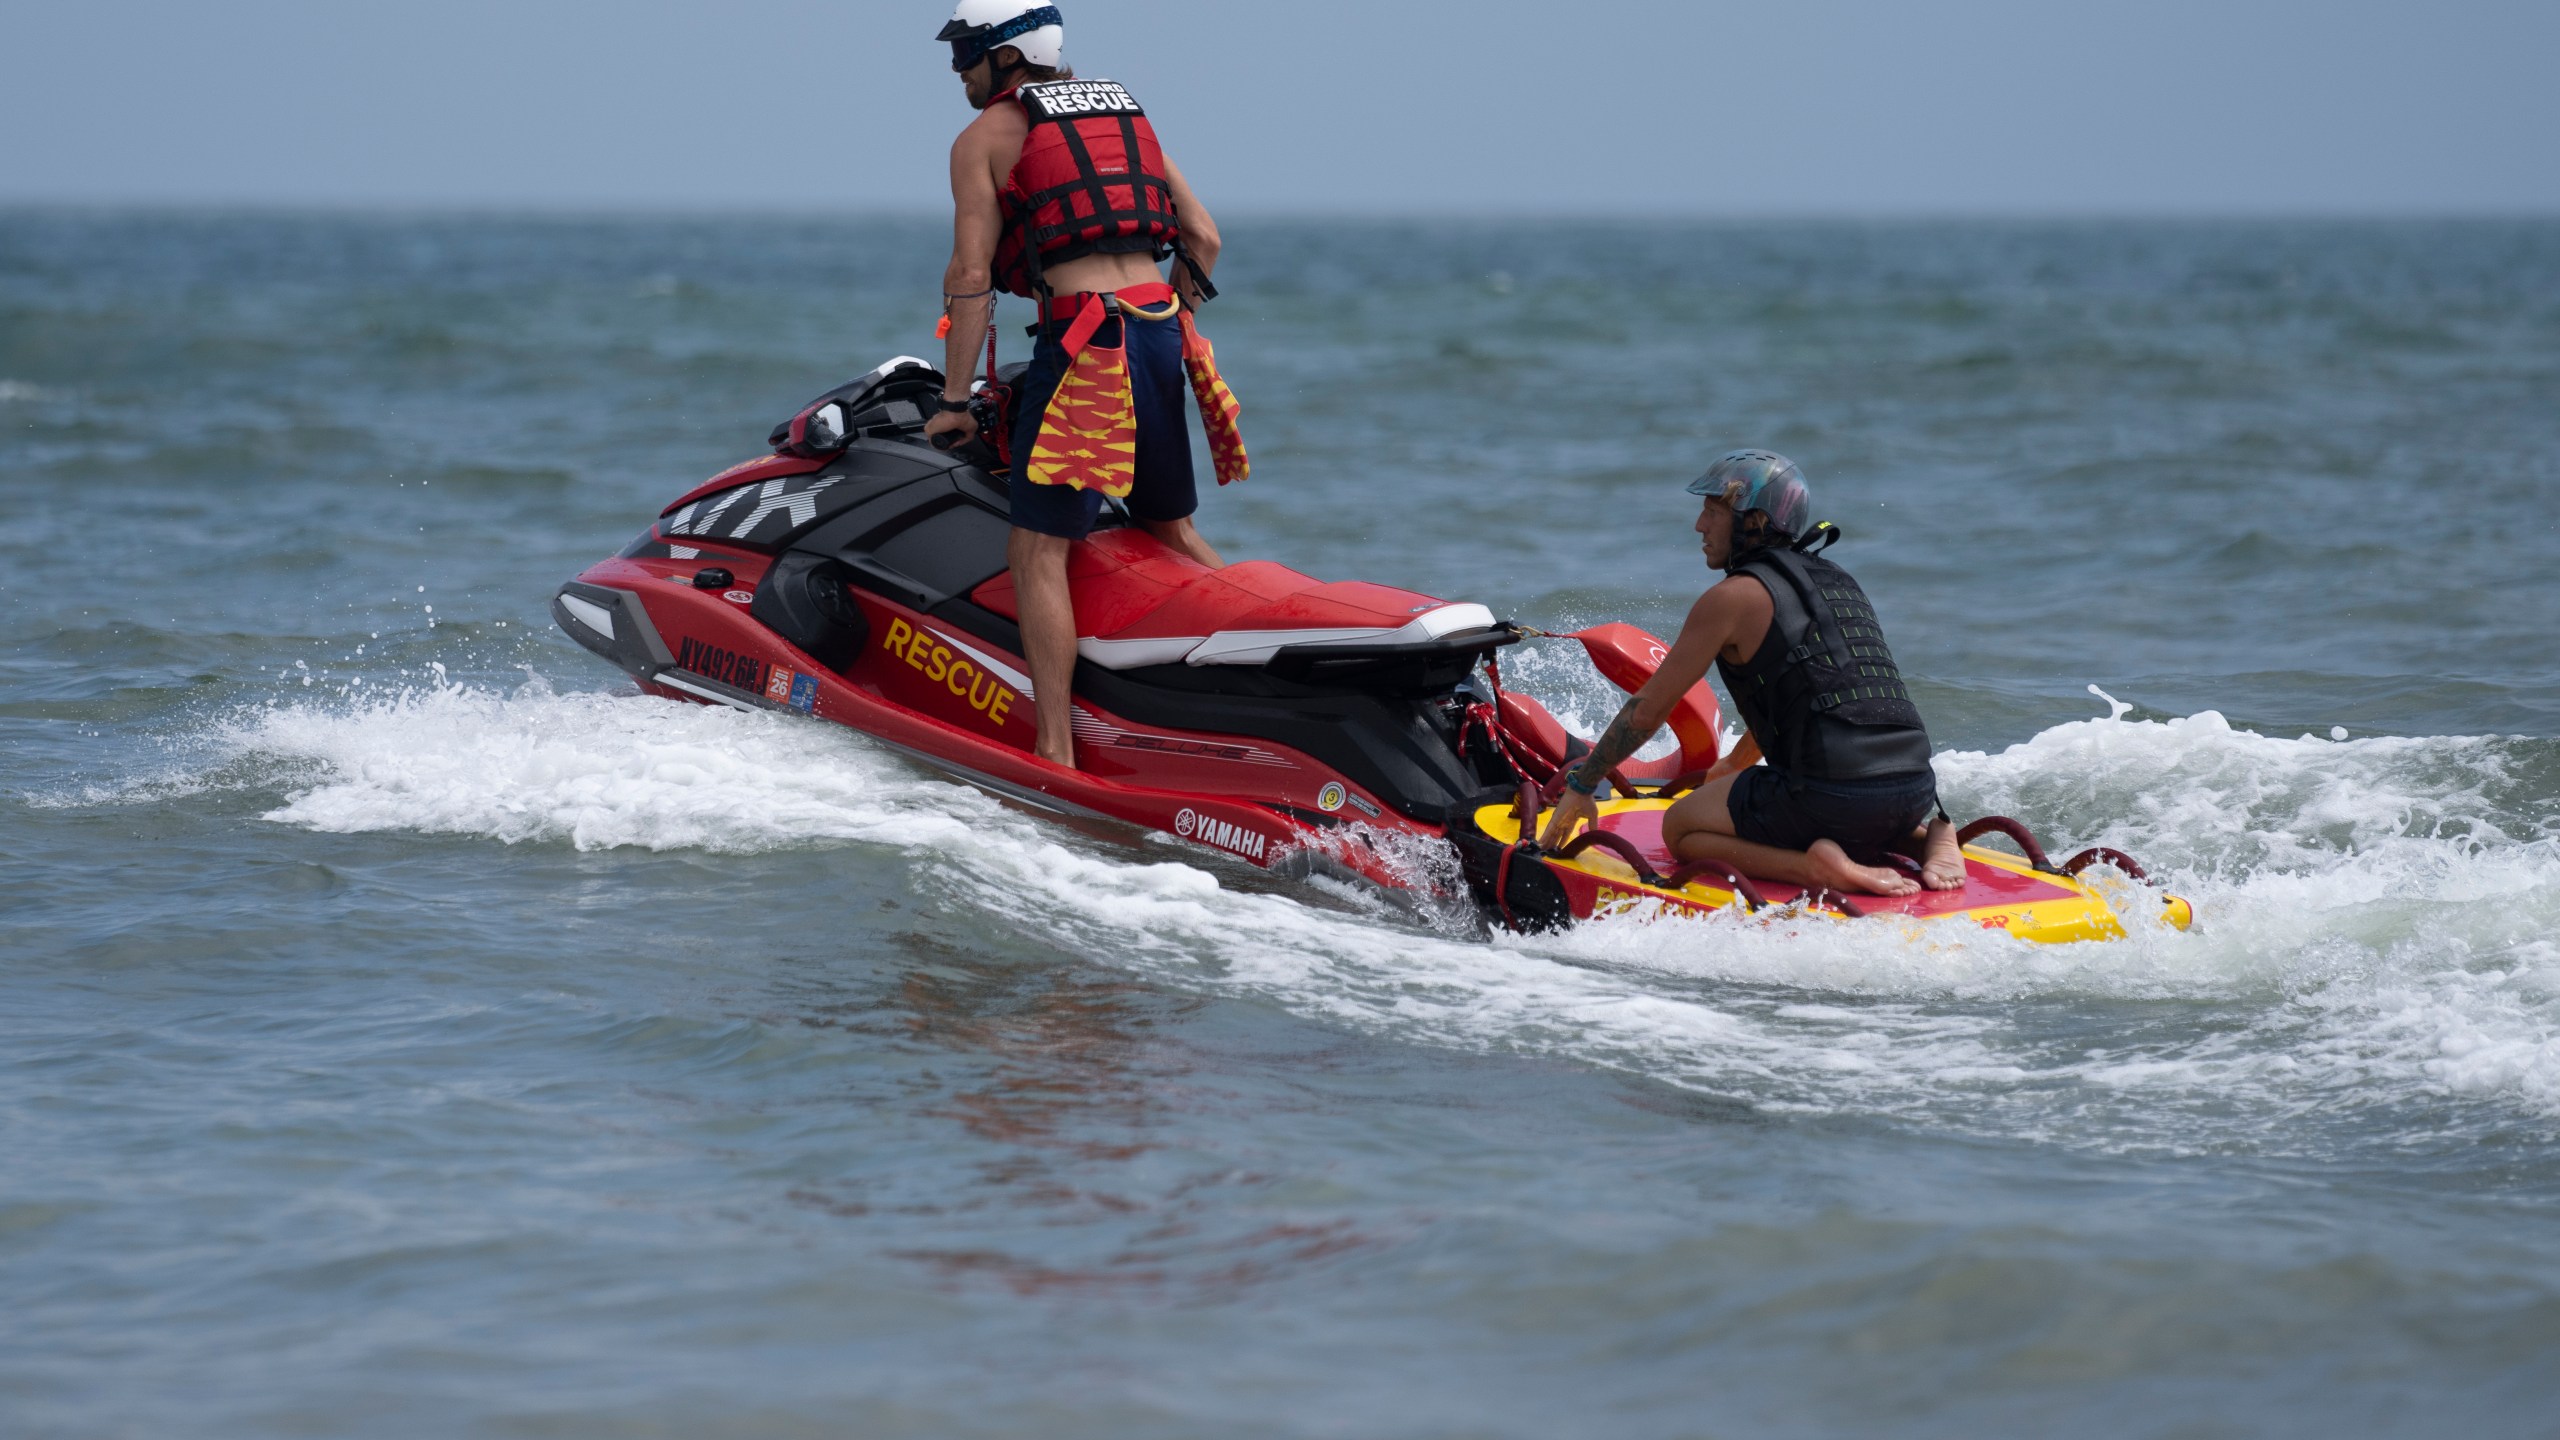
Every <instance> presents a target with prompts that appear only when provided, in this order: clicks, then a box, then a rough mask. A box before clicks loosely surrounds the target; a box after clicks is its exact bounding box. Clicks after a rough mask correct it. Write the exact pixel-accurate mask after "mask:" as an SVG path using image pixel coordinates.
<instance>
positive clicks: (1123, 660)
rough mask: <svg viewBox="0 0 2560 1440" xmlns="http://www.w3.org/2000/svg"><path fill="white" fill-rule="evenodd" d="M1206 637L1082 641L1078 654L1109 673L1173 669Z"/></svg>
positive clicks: (1186, 636)
mask: <svg viewBox="0 0 2560 1440" xmlns="http://www.w3.org/2000/svg"><path fill="white" fill-rule="evenodd" d="M1208 638H1209V637H1207V636H1206V635H1167V636H1163V637H1161V638H1157V639H1151V640H1078V641H1077V642H1076V653H1077V654H1078V655H1081V656H1083V657H1084V658H1086V659H1087V660H1090V661H1092V662H1093V663H1094V664H1096V665H1099V666H1101V667H1102V668H1103V669H1105V670H1135V669H1137V668H1138V667H1139V666H1141V665H1170V664H1172V663H1173V662H1174V661H1176V660H1179V659H1182V658H1183V657H1184V656H1186V655H1189V654H1190V653H1191V652H1192V651H1194V650H1196V649H1198V648H1200V644H1201V642H1202V641H1204V640H1206V639H1208Z"/></svg>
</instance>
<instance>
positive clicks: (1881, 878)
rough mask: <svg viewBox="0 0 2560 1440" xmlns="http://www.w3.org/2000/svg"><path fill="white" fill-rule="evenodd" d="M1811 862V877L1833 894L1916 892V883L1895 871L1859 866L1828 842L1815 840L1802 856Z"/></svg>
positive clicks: (1879, 867) (1917, 888)
mask: <svg viewBox="0 0 2560 1440" xmlns="http://www.w3.org/2000/svg"><path fill="white" fill-rule="evenodd" d="M1805 858H1806V859H1808V860H1811V861H1812V862H1813V873H1814V874H1816V875H1819V876H1821V877H1822V883H1823V884H1825V885H1828V886H1830V887H1831V888H1832V889H1834V890H1839V891H1844V892H1848V893H1851V894H1858V895H1910V894H1913V893H1916V892H1917V891H1918V890H1919V889H1920V882H1919V881H1917V880H1914V879H1912V878H1911V877H1910V876H1908V875H1905V874H1903V873H1901V872H1900V871H1898V870H1887V869H1885V868H1883V867H1882V866H1879V865H1861V864H1859V863H1857V862H1856V861H1854V860H1851V859H1850V858H1849V852H1848V851H1846V850H1843V849H1841V848H1840V847H1839V845H1838V844H1837V843H1835V842H1833V841H1829V840H1816V841H1814V842H1813V848H1812V849H1810V850H1807V851H1806V852H1805Z"/></svg>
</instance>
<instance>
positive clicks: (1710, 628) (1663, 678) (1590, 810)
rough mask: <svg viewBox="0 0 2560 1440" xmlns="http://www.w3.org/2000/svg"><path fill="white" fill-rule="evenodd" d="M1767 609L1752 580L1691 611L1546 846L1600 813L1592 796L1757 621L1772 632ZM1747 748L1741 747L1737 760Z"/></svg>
mask: <svg viewBox="0 0 2560 1440" xmlns="http://www.w3.org/2000/svg"><path fill="white" fill-rule="evenodd" d="M1767 606H1768V592H1767V591H1766V590H1763V589H1761V588H1760V582H1758V581H1757V580H1750V579H1747V578H1745V579H1741V580H1727V581H1725V582H1724V583H1722V584H1720V585H1717V586H1716V587H1714V588H1713V589H1711V590H1709V591H1708V592H1707V593H1706V594H1704V595H1701V596H1699V597H1698V603H1697V604H1695V605H1692V606H1690V607H1689V618H1688V619H1687V620H1686V621H1684V622H1682V624H1681V626H1680V638H1678V639H1677V640H1674V641H1672V642H1671V653H1669V654H1667V655H1665V656H1663V657H1662V664H1661V666H1660V667H1659V668H1657V669H1656V670H1655V671H1654V672H1653V678H1652V679H1650V680H1647V681H1646V682H1644V686H1643V688H1642V689H1639V690H1638V691H1636V693H1635V694H1633V695H1630V696H1628V697H1627V703H1626V704H1624V705H1622V706H1620V707H1618V715H1617V718H1616V719H1614V720H1611V721H1610V722H1609V728H1608V729H1606V730H1603V731H1601V732H1600V738H1599V739H1597V740H1594V741H1593V742H1591V753H1590V754H1589V755H1586V756H1584V757H1583V760H1582V764H1581V765H1579V766H1577V767H1576V768H1575V770H1574V772H1573V783H1572V785H1571V786H1569V787H1568V788H1567V789H1566V790H1565V792H1564V794H1562V795H1560V796H1557V797H1556V808H1555V811H1554V813H1553V814H1552V815H1550V816H1549V817H1548V819H1547V824H1546V829H1545V831H1544V833H1543V834H1541V835H1540V836H1539V837H1538V838H1539V843H1540V844H1542V845H1548V846H1556V845H1562V844H1563V843H1565V842H1566V841H1567V840H1570V839H1572V838H1573V832H1574V831H1576V830H1578V829H1580V828H1581V827H1582V826H1583V824H1584V823H1585V822H1587V821H1590V820H1591V819H1593V818H1594V817H1596V816H1597V815H1598V814H1599V813H1600V812H1599V807H1598V806H1596V805H1594V804H1593V803H1592V800H1591V792H1592V791H1593V790H1597V789H1598V788H1600V782H1601V781H1602V780H1604V779H1606V778H1608V774H1609V772H1610V771H1611V770H1614V769H1616V768H1617V767H1618V766H1619V765H1621V764H1623V763H1625V761H1626V758H1627V757H1628V756H1630V755H1633V754H1634V753H1636V750H1637V748H1638V747H1640V746H1642V745H1643V744H1644V742H1645V741H1647V740H1649V739H1651V738H1653V732H1655V731H1656V730H1659V729H1661V728H1662V722H1663V721H1665V720H1667V719H1669V718H1670V717H1671V707H1672V706H1673V705H1675V704H1677V703H1679V700H1680V697H1681V696H1682V695H1684V694H1686V693H1688V689H1689V687H1690V686H1692V685H1695V684H1697V683H1698V682H1699V681H1700V680H1703V679H1705V678H1706V674H1707V667H1708V666H1709V665H1712V664H1714V663H1715V660H1716V657H1717V656H1718V655H1721V654H1723V653H1724V652H1725V650H1726V648H1727V647H1728V646H1731V645H1732V644H1733V643H1734V637H1735V636H1736V635H1738V634H1741V633H1743V632H1744V631H1745V630H1746V629H1748V628H1749V627H1750V626H1751V625H1752V623H1753V622H1754V620H1755V618H1756V619H1757V621H1758V623H1759V625H1760V626H1761V627H1762V628H1764V629H1765V628H1766V627H1767V625H1768V620H1767V617H1766V613H1765V612H1766V609H1767ZM1743 748H1744V747H1740V746H1737V747H1736V748H1735V754H1740V753H1741V751H1742V749H1743ZM1726 758H1727V759H1731V757H1730V756H1728V757H1726ZM1721 766H1722V762H1719V768H1721Z"/></svg>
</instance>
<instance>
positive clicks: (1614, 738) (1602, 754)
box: [1573, 697, 1662, 786]
mask: <svg viewBox="0 0 2560 1440" xmlns="http://www.w3.org/2000/svg"><path fill="white" fill-rule="evenodd" d="M1638 703H1639V702H1638V701H1637V700H1635V699H1634V698H1633V697H1629V699H1628V700H1627V703H1626V704H1624V705H1621V706H1619V707H1618V717H1617V718H1616V719H1614V720H1612V721H1610V722H1609V728H1608V729H1606V730H1603V731H1601V732H1600V738H1599V739H1597V740H1594V741H1592V742H1591V753H1590V754H1589V755H1586V756H1584V757H1583V759H1582V764H1581V766H1580V767H1578V768H1577V769H1576V770H1575V771H1574V773H1573V778H1574V779H1575V781H1577V782H1578V783H1580V784H1583V785H1591V786H1597V785H1598V784H1599V783H1600V782H1601V781H1602V780H1605V779H1607V778H1608V775H1609V772H1610V771H1612V770H1615V769H1617V768H1618V766H1619V765H1620V764H1621V763H1623V762H1624V761H1625V760H1626V758H1627V757H1628V756H1630V755H1633V754H1634V753H1636V750H1637V748H1638V747H1640V746H1642V745H1643V744H1644V742H1646V741H1647V740H1650V739H1652V738H1653V732H1654V731H1656V730H1659V729H1661V728H1662V727H1661V726H1659V725H1654V726H1647V727H1645V728H1643V729H1638V728H1637V726H1636V706H1637V704H1638Z"/></svg>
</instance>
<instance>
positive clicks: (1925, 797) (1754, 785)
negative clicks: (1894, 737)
mask: <svg viewBox="0 0 2560 1440" xmlns="http://www.w3.org/2000/svg"><path fill="white" fill-rule="evenodd" d="M1724 809H1725V813H1726V814H1727V815H1729V816H1731V817H1733V833H1734V834H1736V835H1738V836H1740V837H1741V838H1743V839H1745V840H1751V841H1756V842H1757V843H1759V844H1762V845H1775V846H1776V847H1778V848H1779V849H1781V850H1810V849H1812V848H1813V842H1814V841H1816V840H1829V841H1831V842H1832V843H1834V844H1836V845H1838V846H1839V847H1840V848H1841V849H1843V850H1846V851H1848V852H1849V858H1850V859H1852V860H1856V861H1857V862H1858V863H1860V864H1862V865H1872V864H1874V863H1876V861H1877V859H1878V858H1880V857H1881V856H1882V855H1883V853H1884V852H1885V851H1886V850H1888V849H1891V848H1892V847H1894V846H1895V845H1898V844H1900V843H1902V842H1903V841H1905V840H1908V839H1909V838H1910V837H1911V832H1912V831H1913V830H1915V829H1917V828H1919V826H1920V823H1921V822H1922V821H1924V820H1927V819H1928V818H1929V817H1930V816H1931V815H1933V814H1935V813H1936V812H1937V809H1938V777H1937V775H1936V774H1935V773H1933V772H1931V771H1927V770H1922V771H1918V772H1916V773H1913V774H1910V775H1887V776H1884V777H1882V778H1880V779H1875V780H1843V781H1815V780H1798V779H1794V778H1792V777H1790V776H1788V775H1786V774H1784V773H1782V772H1780V771H1777V770H1773V769H1771V768H1770V767H1768V766H1766V765H1754V766H1752V767H1751V768H1750V769H1748V770H1745V771H1743V772H1742V773H1741V774H1739V775H1736V776H1735V777H1733V788H1732V789H1731V790H1729V791H1727V792H1726V793H1725V797H1724Z"/></svg>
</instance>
